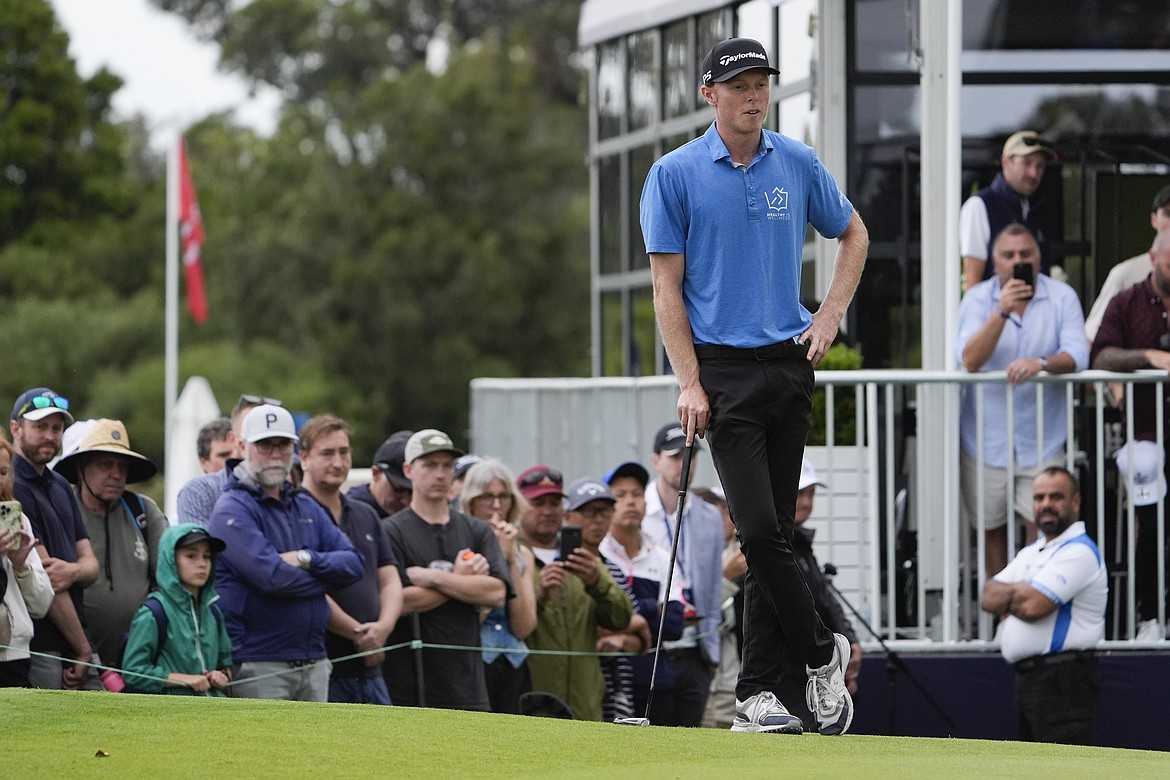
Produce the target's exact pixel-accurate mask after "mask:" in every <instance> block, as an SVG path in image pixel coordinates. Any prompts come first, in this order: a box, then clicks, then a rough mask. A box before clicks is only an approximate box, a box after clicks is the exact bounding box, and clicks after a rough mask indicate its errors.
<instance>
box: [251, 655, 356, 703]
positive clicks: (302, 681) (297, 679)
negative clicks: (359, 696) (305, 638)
mask: <svg viewBox="0 0 1170 780" xmlns="http://www.w3.org/2000/svg"><path fill="white" fill-rule="evenodd" d="M332 670H333V664H331V663H329V659H327V658H322V659H321V660H320V661H316V662H313V663H303V662H300V661H246V662H244V663H242V664H240V666H239V668H238V669H237V671H236V674H235V678H234V679H233V682H232V686H231V688H229V689H228V690H229V691H230V692H231V695H232V696H234V697H237V698H241V699H285V700H287V701H328V700H329V673H330V672H331V671H332Z"/></svg>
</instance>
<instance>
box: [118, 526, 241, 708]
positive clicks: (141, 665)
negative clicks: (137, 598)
mask: <svg viewBox="0 0 1170 780" xmlns="http://www.w3.org/2000/svg"><path fill="white" fill-rule="evenodd" d="M195 530H204V529H203V527H202V526H199V525H196V524H194V523H186V524H183V525H177V526H173V527H171V528H168V529H167V530H166V531H164V532H163V535H162V539H161V540H160V541H159V544H158V569H157V570H156V573H155V579H156V580H157V582H158V590H156V591H154V592H152V593H151V594H150V595H151V596H153V597H154V598H156V599H158V600H159V601H160V602H162V605H163V609H164V610H166V613H167V621H168V626H167V632H166V633H167V635H166V636H165V637H161V638H160V637H159V635H158V633H159V632H158V621H156V620H155V617H154V613H152V612H151V611H150V608H149V607H147V606H145V605H143V606H142V607H139V609H138V612H136V613H135V614H134V620H133V621H132V622H131V623H130V635H129V637H128V638H127V640H126V651H125V653H124V657H123V661H122V665H123V666H124V667H125V670H126V674H125V675H124V677H125V680H126V685H127V688H128V690H131V691H134V692H136V693H176V694H192V695H203V696H224V695H225V694H224V692H223V691H220V690H217V689H215V688H211V689H209V690H208V691H207V692H206V693H204V694H195V692H194V691H192V690H191V689H190V688H187V687H186V686H182V685H179V686H164V683H163V681H164V680H165V679H166V677H167V675H168V674H169V673H171V672H176V673H179V674H202V673H203V672H205V671H209V670H212V669H224V668H227V667H230V666H231V665H232V643H231V640H230V639H229V638H228V633H227V627H226V626H225V625H224V622H223V618H222V617H216V615H215V613H213V611H212V609H211V605H212V604H214V603H215V602H216V601H217V600H218V599H219V596H218V595H217V594H216V592H215V563H216V562H215V556H214V555H213V556H212V561H211V577H210V578H208V580H207V584H206V585H204V586H203V588H202V589H201V590H200V593H199V596H198V597H196V596H192V595H191V593H190V592H188V591H187V589H186V588H184V587H183V586H182V584H180V582H179V572H178V569H177V568H176V565H175V543H176V542H178V541H179V540H180V539H181V538H183V536H185V535H186V534H188V533H190V532H191V531H195ZM160 639H161V640H162V641H164V644H163V647H162V652H158V644H159V641H160ZM156 655H157V656H158V659H157V662H156V661H154V660H153V659H154V658H155V656H156Z"/></svg>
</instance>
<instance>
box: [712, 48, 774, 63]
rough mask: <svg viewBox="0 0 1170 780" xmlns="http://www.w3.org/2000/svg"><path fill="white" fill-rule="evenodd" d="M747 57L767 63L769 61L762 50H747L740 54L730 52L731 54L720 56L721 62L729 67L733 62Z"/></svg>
mask: <svg viewBox="0 0 1170 780" xmlns="http://www.w3.org/2000/svg"><path fill="white" fill-rule="evenodd" d="M745 57H754V58H755V59H757V60H763V61H764V62H765V63H767V62H768V58H767V57H765V56H764V53H763V52H762V51H745V52H741V53H739V54H729V55H725V56H723V57H720V58H719V64H720V65H722V66H724V67H727V66H728V65H730V64H731V63H733V62H739V61H740V60H742V59H744V58H745Z"/></svg>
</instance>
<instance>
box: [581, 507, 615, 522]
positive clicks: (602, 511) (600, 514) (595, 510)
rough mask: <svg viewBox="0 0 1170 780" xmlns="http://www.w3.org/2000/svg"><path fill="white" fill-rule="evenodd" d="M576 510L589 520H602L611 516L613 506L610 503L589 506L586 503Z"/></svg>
mask: <svg viewBox="0 0 1170 780" xmlns="http://www.w3.org/2000/svg"><path fill="white" fill-rule="evenodd" d="M577 511H578V512H579V513H580V514H582V515H584V516H585V517H586V518H588V519H590V520H602V519H608V518H610V517H613V507H612V506H610V505H603V506H590V505H589V504H586V505H585V506H583V507H581V508H580V509H578V510H577Z"/></svg>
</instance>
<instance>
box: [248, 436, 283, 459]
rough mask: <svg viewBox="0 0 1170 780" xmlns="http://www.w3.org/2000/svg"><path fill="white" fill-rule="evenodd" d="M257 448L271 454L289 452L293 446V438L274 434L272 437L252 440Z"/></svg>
mask: <svg viewBox="0 0 1170 780" xmlns="http://www.w3.org/2000/svg"><path fill="white" fill-rule="evenodd" d="M252 443H253V444H254V445H255V446H256V449H257V450H259V451H260V452H263V453H264V454H265V455H269V454H271V453H273V452H276V451H278V450H279V451H280V452H288V451H291V450H292V448H293V440H292V439H285V438H281V437H277V436H274V437H272V438H270V439H261V440H260V441H256V442H252Z"/></svg>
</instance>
